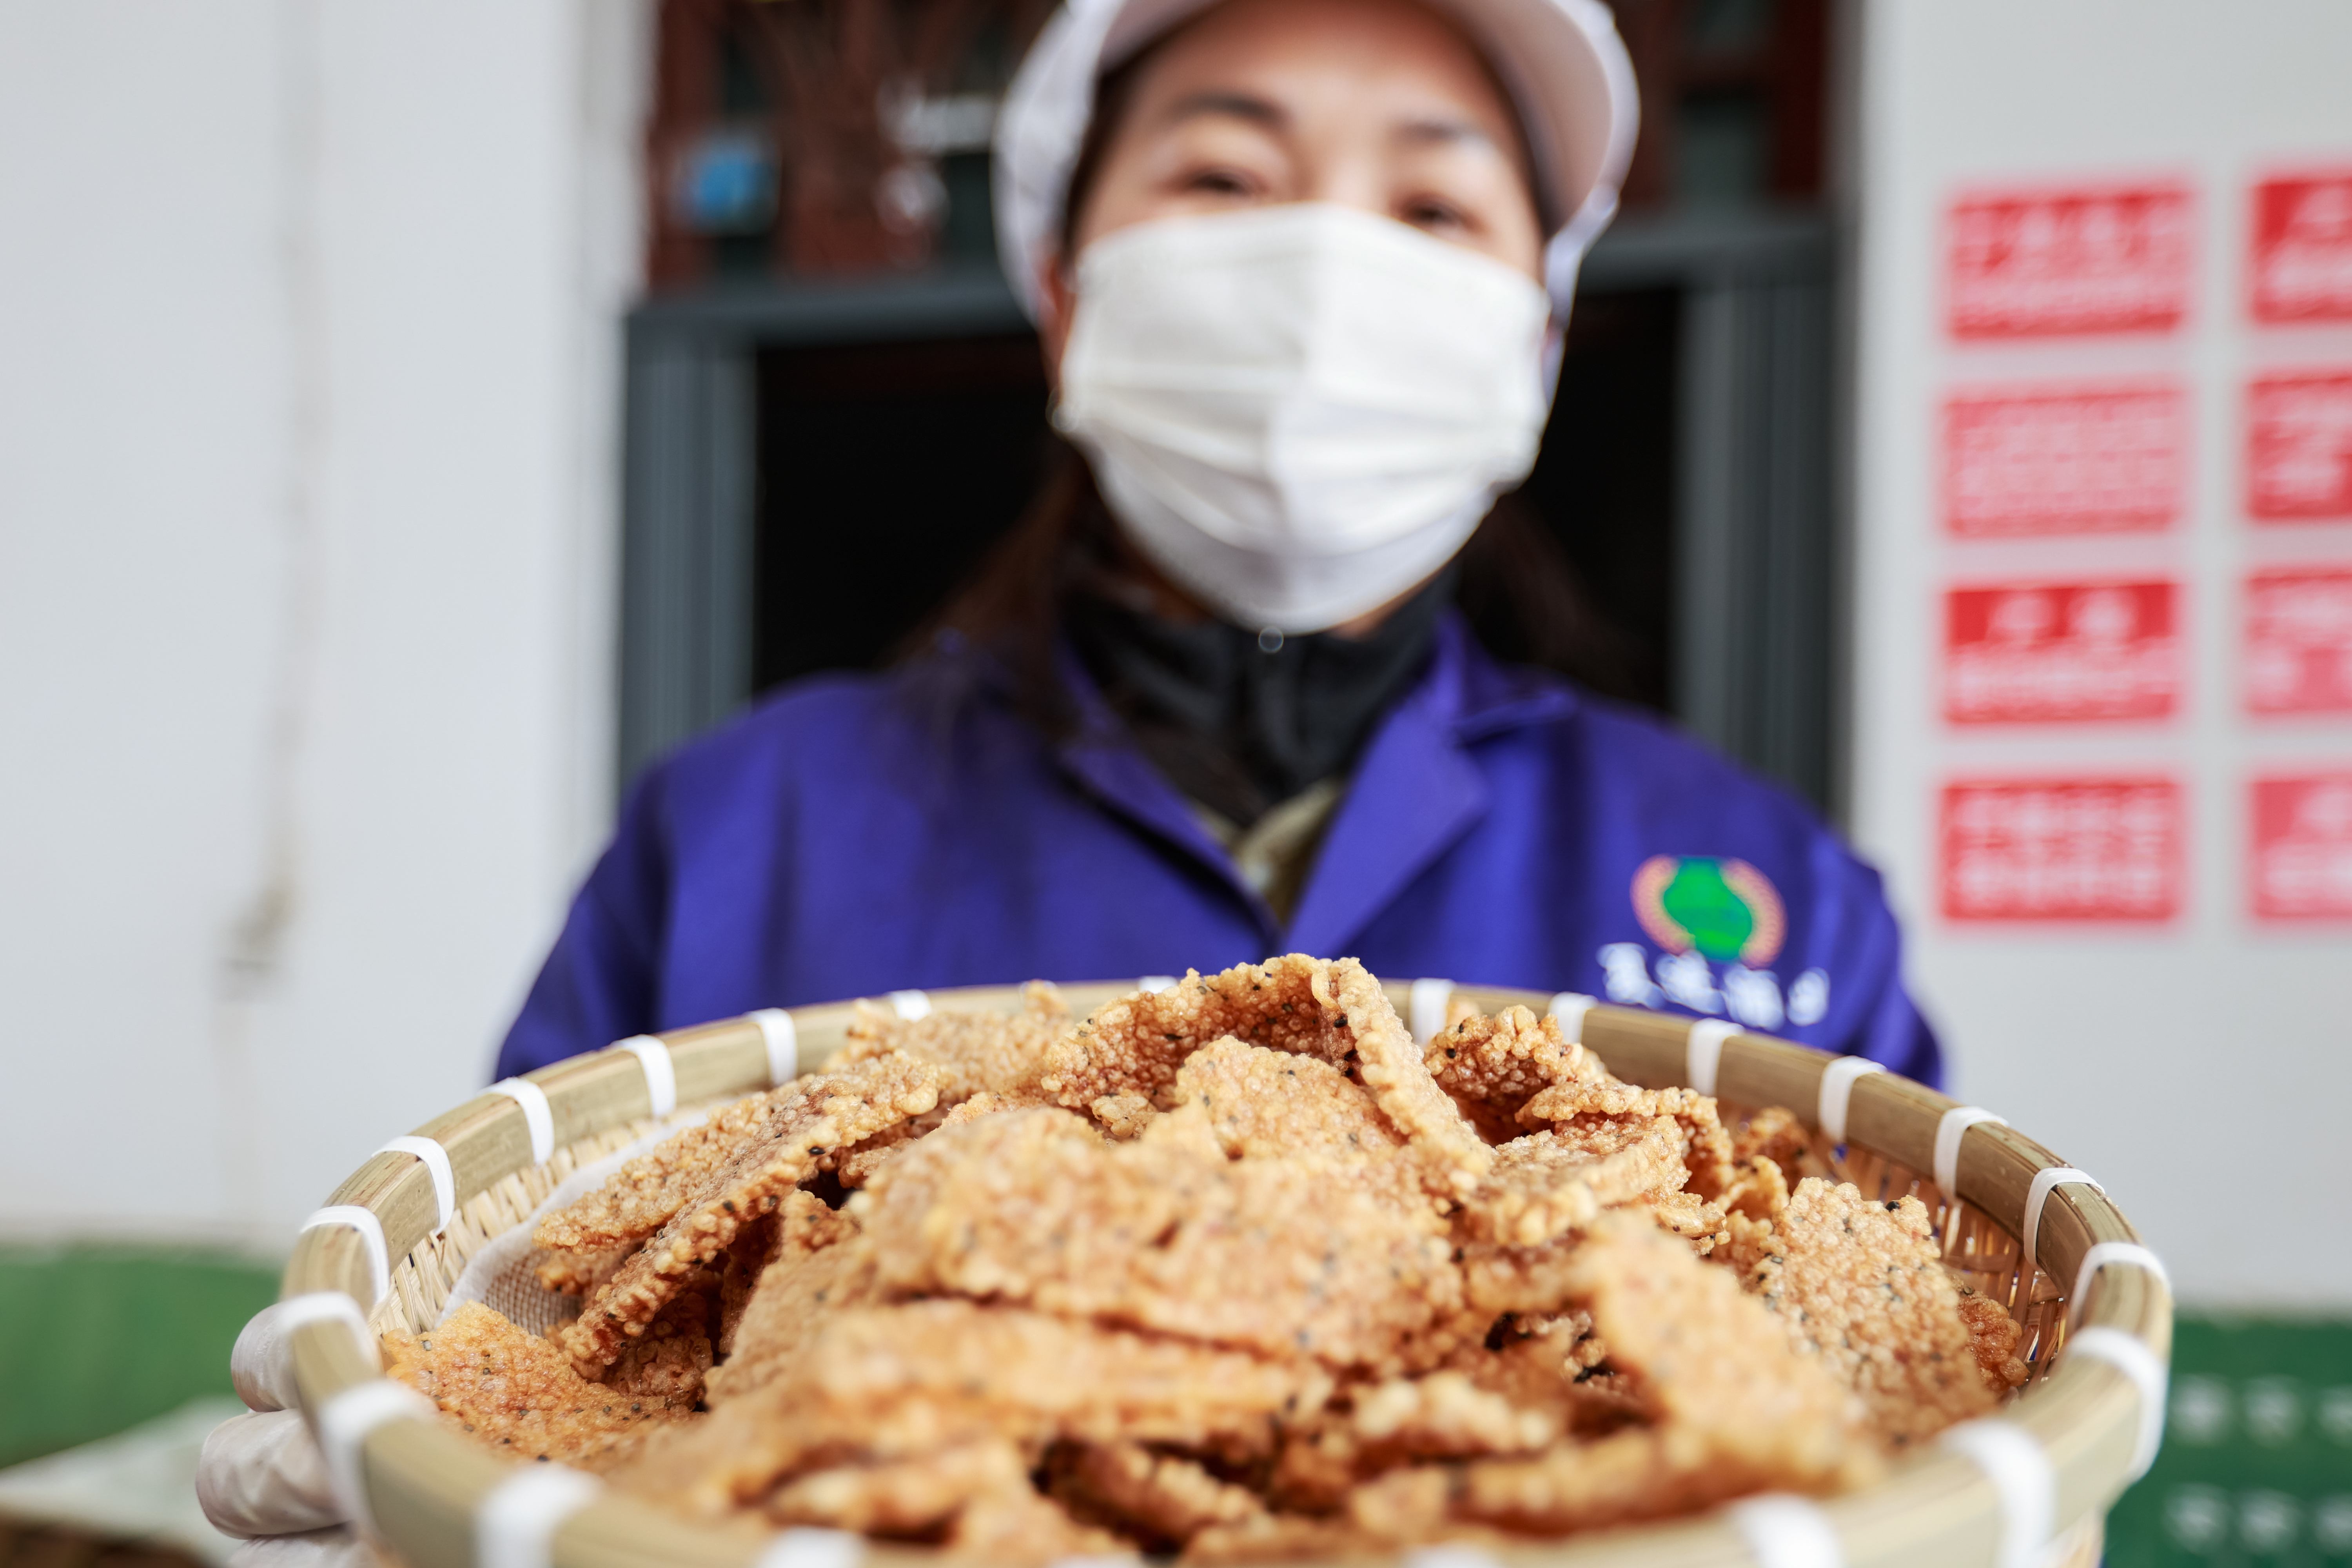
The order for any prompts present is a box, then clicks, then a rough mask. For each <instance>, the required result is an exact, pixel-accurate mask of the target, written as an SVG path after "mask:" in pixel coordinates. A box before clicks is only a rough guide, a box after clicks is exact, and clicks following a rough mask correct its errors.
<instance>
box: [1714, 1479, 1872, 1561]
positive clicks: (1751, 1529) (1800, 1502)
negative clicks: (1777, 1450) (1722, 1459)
mask: <svg viewBox="0 0 2352 1568" xmlns="http://www.w3.org/2000/svg"><path fill="white" fill-rule="evenodd" d="M1723 1513H1724V1517H1725V1518H1726V1519H1728V1520H1729V1521H1731V1526H1732V1528H1733V1529H1735V1530H1737V1531H1739V1533H1740V1536H1741V1537H1742V1538H1743V1539H1744V1540H1746V1542H1748V1553H1749V1555H1751V1556H1753V1557H1754V1558H1755V1559H1756V1561H1757V1563H1758V1564H1759V1568H1844V1563H1845V1547H1844V1544H1843V1542H1840V1541H1839V1540H1838V1533H1837V1527H1836V1526H1835V1525H1833V1524H1832V1523H1831V1522H1830V1516H1829V1515H1828V1514H1827V1513H1825V1512H1823V1511H1822V1505H1821V1504H1819V1503H1817V1502H1815V1501H1814V1500H1812V1499H1811V1498H1803V1497H1799V1496H1797V1495H1796V1494H1795V1493H1793V1492H1766V1493H1764V1494H1762V1495H1761V1496H1759V1497H1752V1498H1748V1499H1747V1500H1745V1501H1741V1502H1736V1503H1733V1504H1732V1505H1731V1506H1730V1507H1729V1508H1727V1509H1725V1510H1723Z"/></svg>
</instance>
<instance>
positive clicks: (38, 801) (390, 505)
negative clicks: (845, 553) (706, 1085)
mask: <svg viewBox="0 0 2352 1568" xmlns="http://www.w3.org/2000/svg"><path fill="white" fill-rule="evenodd" d="M648 18H649V8H648V7H647V6H646V5H645V4H644V0H510V3H508V4H501V5H491V6H481V5H465V4H457V3H453V0H436V3H431V4H415V3H410V0H403V3H394V0H332V3H331V4H330V3H328V0H219V3H217V4H212V5H202V6H186V5H155V4H135V3H132V0H26V3H23V4H16V5H7V6H5V7H0V1237H5V1236H25V1235H34V1234H43V1233H53V1232H55V1233H79V1234H87V1233H91V1232H116V1233H127V1234H134V1235H141V1236H175V1237H218V1238H224V1239H230V1240H237V1241H243V1242H247V1243H249V1244H251V1245H255V1246H257V1247H266V1248H270V1249H275V1248H277V1247H282V1246H283V1244H284V1242H285V1240H286V1238H287V1237H288V1236H289V1234H290V1227H291V1226H292V1225H294V1224H295V1223H297V1222H298V1221H299V1217H300V1216H301V1215H303V1214H304V1213H306V1212H307V1211H308V1210H309V1209H310V1208H311V1207H313V1206H315V1205H317V1204H318V1203H319V1202H320V1200H321V1198H322V1197H323V1195H324V1194H325V1193H326V1192H327V1190H328V1189H329V1188H330V1187H331V1185H332V1184H334V1183H335V1182H336V1181H337V1180H339V1179H340V1178H341V1175H343V1174H344V1173H347V1172H348V1171H349V1170H350V1169H351V1168H352V1166H353V1165H355V1164H356V1163H358V1162H359V1161H360V1160H361V1159H362V1157H364V1155H365V1154H366V1153H367V1152H368V1150H369V1149H370V1148H372V1147H373V1144H374V1143H375V1142H379V1141H380V1140H381V1139H382V1138H383V1136H386V1135H388V1134H389V1133H391V1132H394V1131H399V1130H401V1129H404V1128H405V1127H407V1126H409V1125H411V1124H413V1123H415V1122H416V1121H421V1120H423V1119H424V1118H425V1117H426V1116H428V1115H430V1114H432V1113H434V1112H435V1111H436V1110H441V1109H444V1108H446V1106H448V1105H449V1104H451V1103H453V1102H455V1101H456V1100H460V1099H462V1098H464V1096H465V1095H466V1094H467V1092H468V1091H469V1090H470V1089H472V1088H473V1087H475V1086H478V1084H479V1083H480V1082H481V1081H482V1079H483V1078H484V1076H485V1074H486V1073H487V1071H488V1067H489V1064H490V1057H491V1053H492V1051H493V1049H494V1047H495V1045H496V1042H497V1039H498V1037H499V1034H500V1033H501V1032H502V1030H503V1028H504V1026H505V1024H506V1022H507V1020H508V1018H509V1016H510V1015H511V1013H512V1011H513V1009H514V1007H515V1006H516V1005H517V1004H518V1003H519V1002H520V997H521V994H522V991H523V988H524V986H525V985H526V984H528V981H529V978H530V974H531V973H532V972H533V970H534V969H535V967H536V964H537V963H538V960H539V958H540V956H541V953H542V952H543V950H544V948H545V945H546V943H547V942H548V941H549V939H550V938H551V935H552V934H553V930H554V923H555V921H556V920H557V918H558V916H559V914H560V911H561V910H562V904H563V900H564V899H565V896H566V895H567V893H568V891H569V889H570V888H571V886H572V884H573V882H574V881H575V880H576V879H577V878H578V877H579V875H580V874H581V873H582V871H583V869H584V867H585V864H586V861H587V858H588V857H589V856H590V855H592V854H593V850H594V848H595V846H596V843H597V841H598V840H599V839H600V838H601V837H602V835H603V833H604V830H605V827H606V824H607V820H608V814H609V809H610V805H609V795H610V784H609V773H610V763H609V758H610V755H611V739H610V731H609V726H610V717H609V716H610V711H611V707H612V700H611V686H612V671H613V663H614V661H613V653H612V638H613V619H614V617H613V613H612V607H613V605H614V584H613V581H612V574H613V563H614V559H615V555H616V551H615V549H614V530H615V489H616V479H617V461H616V450H615V438H616V432H617V419H618V399H617V396H616V394H615V385H616V374H617V355H618V350H619V331H618V322H619V317H620V312H621V310H622V309H623V307H624V304H625V300H626V299H627V298H628V296H629V295H630V294H631V292H632V291H633V289H634V287H635V276H634V269H635V265H636V260H637V257H638V253H639V241H638V228H637V216H636V212H635V205H636V201H637V188H636V176H635V154H636V147H637V137H638V127H639V123H640V119H641V114H642V96H643V82H644V80H645V78H646V54H647V50H648V47H649V43H650V37H649V26H648Z"/></svg>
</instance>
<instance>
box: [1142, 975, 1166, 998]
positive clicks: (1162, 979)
mask: <svg viewBox="0 0 2352 1568" xmlns="http://www.w3.org/2000/svg"><path fill="white" fill-rule="evenodd" d="M1135 988H1136V989H1137V990H1138V991H1140V992H1142V993H1143V994H1145V995H1147V996H1157V995H1159V994H1160V993H1161V992H1162V991H1173V990H1175V989H1176V977H1175V976H1174V975H1172V974H1147V975H1145V976H1144V977H1143V978H1142V979H1140V980H1139V981H1137V982H1136V983H1135Z"/></svg>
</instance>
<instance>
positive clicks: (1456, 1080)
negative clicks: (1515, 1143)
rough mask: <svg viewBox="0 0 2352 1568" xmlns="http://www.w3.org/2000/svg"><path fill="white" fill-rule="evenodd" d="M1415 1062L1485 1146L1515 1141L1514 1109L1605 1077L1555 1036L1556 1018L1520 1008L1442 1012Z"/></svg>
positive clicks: (1592, 1059)
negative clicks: (1440, 1023) (1557, 1087)
mask: <svg viewBox="0 0 2352 1568" xmlns="http://www.w3.org/2000/svg"><path fill="white" fill-rule="evenodd" d="M1422 1062H1423V1066H1425V1067H1427V1068H1428V1069H1429V1072H1430V1076H1431V1077H1432V1078H1433V1079H1436V1080H1437V1086H1438V1087H1439V1088H1440V1089H1444V1091H1445V1092H1446V1093H1447V1094H1448V1095H1451V1096H1452V1097H1453V1099H1454V1104H1456V1105H1458V1106H1460V1107H1461V1108H1462V1113H1463V1114H1464V1115H1465V1116H1466V1117H1468V1118H1469V1119H1470V1121H1471V1124H1472V1125H1474V1126H1475V1127H1476V1128H1477V1129H1478V1131H1479V1133H1480V1135H1481V1136H1483V1137H1484V1138H1485V1139H1486V1141H1487V1142H1490V1143H1507V1142H1509V1141H1510V1140H1511V1139H1512V1138H1513V1137H1515V1136H1517V1132H1518V1130H1519V1129H1518V1125H1517V1121H1515V1120H1514V1119H1515V1118H1516V1117H1517V1114H1518V1110H1519V1107H1521V1106H1522V1105H1525V1104H1526V1103H1527V1102H1528V1100H1531V1099H1532V1098H1534V1097H1535V1096H1536V1095H1537V1094H1539V1093H1541V1092H1542V1091H1543V1090H1545V1089H1549V1088H1550V1087H1551V1086H1552V1085H1554V1084H1559V1083H1574V1082H1577V1081H1579V1080H1580V1079H1601V1078H1606V1077H1607V1069H1606V1068H1603V1067H1601V1058H1599V1057H1596V1056H1594V1055H1593V1054H1592V1053H1591V1051H1588V1050H1586V1049H1585V1048H1584V1047H1582V1046H1580V1045H1579V1044H1577V1043H1576V1042H1575V1041H1573V1040H1570V1039H1569V1038H1567V1037H1565V1036H1563V1035H1562V1034H1561V1033H1560V1032H1559V1019H1557V1018H1554V1017H1551V1016H1549V1015H1546V1016H1544V1017H1542V1018H1538V1017H1537V1016H1535V1014H1534V1013H1532V1012H1530V1011H1529V1010H1528V1009H1527V1008H1525V1007H1506V1008H1504V1009H1503V1010H1502V1011H1501V1012H1499V1013H1497V1014H1496V1015H1495V1016H1492V1017H1488V1016H1486V1015H1485V1014H1482V1013H1479V1012H1477V1011H1476V1010H1475V1009H1473V1010H1471V1011H1470V1012H1468V1013H1467V1014H1466V1015H1461V1016H1456V1015H1455V1013H1454V1010H1453V1009H1451V1008H1449V1009H1448V1018H1447V1024H1446V1027H1445V1028H1444V1031H1443V1032H1441V1033H1440V1034H1439V1035H1438V1037H1436V1038H1435V1039H1433V1040H1432V1041H1431V1042H1430V1043H1429V1048H1428V1049H1427V1050H1426V1051H1424V1052H1423V1053H1422Z"/></svg>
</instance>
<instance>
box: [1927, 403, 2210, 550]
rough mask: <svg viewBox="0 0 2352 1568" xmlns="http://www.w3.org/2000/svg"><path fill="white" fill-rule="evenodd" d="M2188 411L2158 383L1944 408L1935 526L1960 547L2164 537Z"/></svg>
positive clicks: (2176, 508) (2180, 483)
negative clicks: (1972, 541) (1940, 513)
mask: <svg viewBox="0 0 2352 1568" xmlns="http://www.w3.org/2000/svg"><path fill="white" fill-rule="evenodd" d="M2188 423H2189V420H2188V400H2187V399H2186V398H2185V397H2184V396H2183V395H2181V391H2180V388H2179V387H2178V386H2177V385H2173V384H2167V383H2126V384H2115V385H2100V386H2053V387H2010V388H1999V389H1992V388H1987V389H1980V390H1973V391H1969V392H1962V393H1957V394H1955V395H1953V396H1952V397H1951V398H1950V399H1949V400H1948V401H1947V402H1946V404H1945V405H1944V521H1945V526H1946V527H1947V528H1948V529H1949V530H1950V531H1952V532H1954V533H1956V534H1960V535H1963V536H1967V537H1970V538H1986V537H1994V536H2001V535H2016V534H2038V533H2095V532H2117V531H2133V530H2143V529H2161V528H2167V527H2169V526H2170V525H2171V523H2172V521H2173V519H2174V518H2176V517H2178V516H2179V514H2180V498H2181V493H2182V490H2183V488H2184V474H2185V471H2186V468H2187V463H2186V460H2185V454H2186V453H2187V450H2188V446H2189V442H2188Z"/></svg>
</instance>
